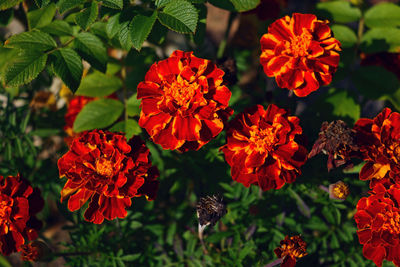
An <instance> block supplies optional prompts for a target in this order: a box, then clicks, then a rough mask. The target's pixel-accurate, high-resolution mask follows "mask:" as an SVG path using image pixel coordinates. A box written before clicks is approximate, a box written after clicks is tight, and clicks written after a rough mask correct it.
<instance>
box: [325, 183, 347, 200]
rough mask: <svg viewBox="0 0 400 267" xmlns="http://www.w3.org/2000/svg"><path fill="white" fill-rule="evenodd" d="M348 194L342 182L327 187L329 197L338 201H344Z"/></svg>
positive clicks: (345, 185)
mask: <svg viewBox="0 0 400 267" xmlns="http://www.w3.org/2000/svg"><path fill="white" fill-rule="evenodd" d="M349 194H350V190H349V186H348V185H347V184H345V183H344V182H342V181H338V182H336V183H334V184H330V185H329V197H330V198H333V199H338V200H345V199H346V198H347V197H348V195H349Z"/></svg>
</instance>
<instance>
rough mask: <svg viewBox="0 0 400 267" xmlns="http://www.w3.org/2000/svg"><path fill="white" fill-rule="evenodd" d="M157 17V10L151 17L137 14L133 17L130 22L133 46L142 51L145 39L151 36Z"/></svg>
mask: <svg viewBox="0 0 400 267" xmlns="http://www.w3.org/2000/svg"><path fill="white" fill-rule="evenodd" d="M156 19H157V12H154V13H153V15H151V17H146V16H143V15H137V16H135V17H134V18H133V19H132V22H131V24H130V34H131V40H132V44H133V47H134V48H135V49H136V50H138V51H140V49H141V48H142V45H143V43H144V41H145V40H146V39H147V37H148V36H149V34H150V32H151V29H152V28H153V25H154V22H156Z"/></svg>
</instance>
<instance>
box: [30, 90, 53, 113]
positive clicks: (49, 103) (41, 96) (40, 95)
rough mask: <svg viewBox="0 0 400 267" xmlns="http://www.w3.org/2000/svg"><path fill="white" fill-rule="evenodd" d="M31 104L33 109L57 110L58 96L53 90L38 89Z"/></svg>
mask: <svg viewBox="0 0 400 267" xmlns="http://www.w3.org/2000/svg"><path fill="white" fill-rule="evenodd" d="M29 106H30V107H31V108H33V109H41V108H48V109H50V110H51V111H55V110H57V103H56V97H55V96H54V94H53V93H52V92H49V91H38V92H35V95H34V96H33V99H32V101H31V103H29Z"/></svg>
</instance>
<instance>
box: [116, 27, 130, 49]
mask: <svg viewBox="0 0 400 267" xmlns="http://www.w3.org/2000/svg"><path fill="white" fill-rule="evenodd" d="M129 24H130V22H129V21H125V22H123V23H121V26H120V29H119V35H118V40H119V42H120V43H121V47H122V48H123V49H125V50H127V51H129V50H130V49H131V47H132V40H131V35H130V33H129Z"/></svg>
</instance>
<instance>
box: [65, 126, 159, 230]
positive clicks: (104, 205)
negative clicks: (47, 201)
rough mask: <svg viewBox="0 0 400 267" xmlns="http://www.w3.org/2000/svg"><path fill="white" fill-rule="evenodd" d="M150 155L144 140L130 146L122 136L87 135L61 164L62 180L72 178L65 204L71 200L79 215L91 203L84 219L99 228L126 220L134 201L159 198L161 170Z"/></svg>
mask: <svg viewBox="0 0 400 267" xmlns="http://www.w3.org/2000/svg"><path fill="white" fill-rule="evenodd" d="M149 155H150V152H149V150H148V148H147V147H146V146H145V144H144V142H143V141H142V140H141V139H140V137H134V138H132V139H131V140H130V141H129V143H127V141H126V138H125V136H124V135H122V134H116V133H111V132H108V131H104V132H103V131H101V130H94V131H90V132H83V133H82V134H81V135H80V136H79V137H77V138H75V139H74V140H73V142H72V145H71V147H70V150H69V151H68V152H67V153H66V154H65V155H64V156H63V157H62V158H60V159H59V161H58V168H59V171H60V177H61V178H62V177H64V176H65V177H66V178H68V181H67V183H66V184H65V186H64V188H63V190H62V191H61V201H63V200H65V199H66V198H68V197H70V198H69V200H68V208H69V210H71V211H76V210H78V209H80V208H81V207H82V206H83V205H84V204H85V203H86V202H87V201H88V200H89V199H90V202H89V207H88V208H87V210H86V211H85V214H84V217H85V220H87V221H89V222H93V223H96V224H100V223H102V222H103V220H104V218H106V219H107V220H113V219H115V218H117V217H118V218H124V217H125V216H126V215H127V211H126V208H128V207H130V206H131V204H132V201H131V198H132V197H139V196H142V195H145V196H146V197H147V198H148V199H150V200H153V199H154V198H155V195H156V192H157V188H158V181H157V180H156V178H157V177H158V170H157V169H156V168H155V167H152V166H151V162H150V160H149Z"/></svg>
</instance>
